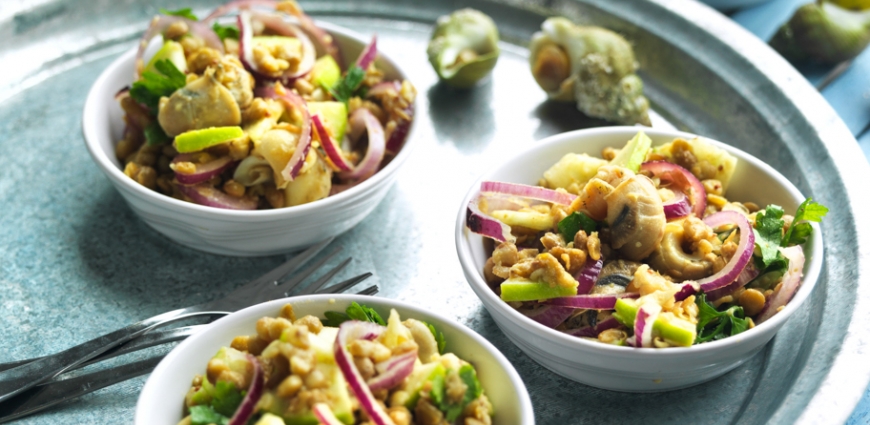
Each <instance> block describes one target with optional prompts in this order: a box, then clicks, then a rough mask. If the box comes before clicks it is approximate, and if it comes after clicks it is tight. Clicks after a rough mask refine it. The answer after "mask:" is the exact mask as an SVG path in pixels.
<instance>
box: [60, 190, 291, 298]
mask: <svg viewBox="0 0 870 425" xmlns="http://www.w3.org/2000/svg"><path fill="white" fill-rule="evenodd" d="M94 201H95V202H93V204H92V205H91V211H90V213H89V214H87V217H88V218H87V220H86V221H85V222H84V223H83V225H82V228H80V229H78V232H77V233H78V241H77V242H78V249H79V251H80V258H82V259H83V260H84V267H86V268H87V270H86V271H83V273H82V274H83V276H84V277H85V278H86V279H89V280H91V281H94V282H99V283H100V284H102V285H105V287H106V288H108V289H110V290H112V291H116V292H118V293H120V294H121V295H122V296H121V297H119V298H120V299H125V300H130V303H131V304H132V305H136V306H138V305H140V304H146V305H147V304H152V303H153V304H154V305H159V306H161V307H163V308H164V309H166V308H178V307H184V306H187V305H191V304H195V303H200V302H205V301H208V300H211V299H214V298H216V297H217V296H219V295H220V294H224V293H227V292H229V291H230V290H232V289H233V288H235V287H236V286H238V285H239V284H241V283H243V282H246V281H248V280H250V279H253V278H255V277H257V276H259V275H260V274H262V273H264V272H265V271H267V270H270V269H271V268H273V267H275V266H277V265H278V264H280V263H281V262H282V261H283V258H284V257H283V256H272V257H254V258H240V257H224V256H218V255H213V254H207V253H204V252H200V251H196V250H194V249H191V248H188V247H184V246H181V245H179V244H177V243H175V242H172V241H170V240H169V239H167V238H165V237H163V236H162V235H160V234H159V233H157V231H155V230H153V229H151V228H150V227H148V225H146V224H145V223H144V222H143V221H142V220H140V219H139V217H137V216H136V214H135V213H133V211H132V210H130V208H129V207H128V206H127V204H126V203H125V202H124V199H123V198H122V197H121V196H120V194H118V192H116V191H115V190H114V189H113V188H111V187H106V189H105V190H103V191H102V193H100V194H95V195H94Z"/></svg>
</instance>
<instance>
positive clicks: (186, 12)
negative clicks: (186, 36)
mask: <svg viewBox="0 0 870 425" xmlns="http://www.w3.org/2000/svg"><path fill="white" fill-rule="evenodd" d="M160 13H162V14H164V15H168V16H180V17H182V18H187V19H190V20H191V21H198V20H199V18H197V17H196V15H194V14H193V11H192V10H191V9H190V8H189V7H185V8H184V9H178V10H167V9H164V8H160Z"/></svg>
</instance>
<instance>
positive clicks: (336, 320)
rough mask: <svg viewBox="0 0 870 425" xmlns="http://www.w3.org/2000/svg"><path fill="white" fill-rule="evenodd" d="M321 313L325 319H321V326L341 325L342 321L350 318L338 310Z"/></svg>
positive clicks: (334, 326)
mask: <svg viewBox="0 0 870 425" xmlns="http://www.w3.org/2000/svg"><path fill="white" fill-rule="evenodd" d="M323 314H324V315H325V316H326V320H323V326H331V327H333V328H337V327H339V326H341V324H342V323H344V322H347V321H348V320H350V316H348V315H347V314H345V313H342V312H339V311H327V312H326V313H323Z"/></svg>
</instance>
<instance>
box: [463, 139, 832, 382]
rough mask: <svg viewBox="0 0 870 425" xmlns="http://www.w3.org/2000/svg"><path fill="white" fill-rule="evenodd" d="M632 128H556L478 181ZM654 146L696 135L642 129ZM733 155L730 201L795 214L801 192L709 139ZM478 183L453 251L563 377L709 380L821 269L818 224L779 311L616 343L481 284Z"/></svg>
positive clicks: (535, 169) (491, 305)
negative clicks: (683, 343)
mask: <svg viewBox="0 0 870 425" xmlns="http://www.w3.org/2000/svg"><path fill="white" fill-rule="evenodd" d="M638 130H639V128H638V127H606V128H597V129H590V130H579V131H573V132H569V133H564V134H559V135H556V136H552V137H549V138H547V139H544V140H541V141H540V142H536V143H535V144H534V147H532V148H530V149H529V150H527V151H525V152H522V153H520V154H519V155H517V156H515V157H514V158H512V159H510V160H509V161H507V162H505V163H504V164H502V165H500V166H498V167H497V168H495V169H494V170H492V171H489V172H487V173H486V174H484V175H483V177H482V178H481V180H480V181H483V180H496V181H506V182H513V183H525V184H536V182H537V181H538V179H539V178H540V177H541V176H542V175H543V172H544V171H545V170H547V169H548V168H549V167H550V166H551V165H553V164H555V163H556V162H557V161H558V160H559V159H561V157H562V156H563V155H564V154H566V153H568V152H576V153H584V152H585V153H589V154H590V155H594V156H600V153H601V149H603V148H604V147H607V146H610V147H615V148H620V147H622V146H624V145H625V143H626V142H627V141H628V140H629V139H630V138H631V137H632V136H634V135H635V134H636V133H637V131H638ZM643 131H644V132H646V134H647V135H649V136H650V138H652V140H653V146H656V145H660V144H663V143H666V142H669V141H671V140H673V139H674V138H675V137H684V138H691V137H695V135H692V134H687V133H681V132H676V131H661V130H655V129H646V128H644V129H643ZM713 143H715V144H716V145H717V146H719V147H721V148H723V149H725V150H726V151H728V152H729V153H731V154H732V155H734V156H736V157H737V158H738V165H737V168H736V170H735V172H734V177H733V179H732V181H731V183H730V185H729V188H728V193H727V196H728V198H729V199H733V200H739V201H741V202H746V201H752V202H755V203H757V204H758V205H762V206H763V205H767V204H777V205H781V206H782V207H784V208H785V210H786V211H787V212H790V213H792V214H793V213H794V211H795V210H796V209H797V207H798V206H799V205H800V203H801V202H802V201H803V200H804V197H803V195H801V193H800V192H799V191H798V190H797V188H795V187H794V185H792V184H791V183H790V182H789V181H788V180H786V179H785V177H783V176H782V175H781V174H779V173H778V172H777V171H776V170H774V169H773V168H772V167H770V166H768V165H767V164H765V163H763V162H761V161H760V160H758V159H757V158H755V157H753V156H750V155H749V154H747V153H745V152H743V151H740V150H738V149H736V148H733V147H731V146H728V145H725V144H723V143H719V142H715V141H714V142H713ZM480 181H478V182H477V183H475V184H474V186H472V188H471V189H470V190H469V192H468V195H467V196H466V197H465V199H464V200H463V202H462V205H461V207H460V211H459V215H458V217H457V219H456V251H457V254H458V255H459V261H460V263H461V264H462V270H463V272H464V273H465V278H466V279H467V280H468V283H469V285H471V289H473V290H474V292H475V293H476V294H477V296H478V297H480V300H481V301H482V302H483V305H484V306H485V307H486V309H487V310H488V311H489V313H490V314H491V315H492V317H493V319H495V322H496V324H498V326H499V328H501V330H502V331H503V332H504V333H505V335H507V336H508V338H510V340H511V341H513V343H514V344H516V345H517V346H518V347H520V349H522V350H523V351H524V352H525V353H526V354H528V355H529V357H531V358H532V359H534V360H535V361H536V362H538V363H540V364H541V365H543V366H544V367H546V368H548V369H550V370H552V371H553V372H556V373H558V374H559V375H562V376H564V377H566V378H569V379H572V380H575V381H577V382H581V383H584V384H588V385H592V386H594V387H598V388H604V389H609V390H615V391H630V392H653V391H664V390H673V389H678V388H684V387H689V386H692V385H697V384H700V383H702V382H705V381H708V380H711V379H713V378H716V377H718V376H720V375H723V374H725V373H726V372H728V371H730V370H732V369H734V368H735V367H737V366H739V365H740V364H741V363H743V362H745V361H746V360H748V359H749V358H750V357H751V356H752V355H753V354H755V353H756V352H757V351H758V350H760V349H761V347H762V346H763V345H764V344H765V343H767V342H768V341H769V340H770V339H771V338H773V335H774V334H775V333H776V331H777V330H779V328H780V327H782V325H783V324H784V323H785V322H786V320H788V318H789V316H791V315H792V314H793V313H794V312H795V311H796V310H797V309H799V308H801V304H803V302H804V301H805V300H806V299H807V297H808V296H809V294H810V292H811V291H812V290H813V287H814V286H815V284H816V280H818V277H819V272H820V270H821V267H822V238H821V234H820V232H819V228H818V226H815V228H814V233H813V235H812V237H811V239H810V241H809V242H808V245H807V246H805V254H806V256H807V261H806V265H805V268H804V280H803V284H802V285H801V287H800V289H799V290H798V291H797V293H796V294H795V296H794V298H793V299H792V300H791V302H789V303H788V305H787V306H786V307H785V309H784V310H782V311H780V312H779V313H777V314H776V315H774V316H773V317H772V318H771V319H769V320H767V321H766V322H764V323H762V324H760V325H758V326H756V327H755V328H754V329H750V330H748V331H747V332H744V333H741V334H738V335H735V336H732V337H729V338H725V339H722V340H719V341H714V342H708V343H705V344H700V345H695V346H692V347H685V348H682V347H675V348H667V349H654V348H643V349H637V348H631V347H618V346H612V345H607V344H602V343H597V342H594V341H587V340H583V339H580V338H575V337H572V336H569V335H567V334H564V333H561V332H558V331H555V330H553V329H550V328H548V327H546V326H543V325H541V324H539V323H537V322H535V321H533V320H531V319H529V318H527V317H525V316H523V315H522V314H520V313H519V312H517V311H516V310H514V309H513V308H511V307H510V306H509V305H507V304H506V303H505V302H503V301H502V300H501V299H500V298H499V297H498V296H497V295H496V294H495V293H494V292H493V291H492V290H491V289H490V288H489V286H487V284H486V281H485V280H484V277H483V266H484V263H485V262H486V260H487V258H488V255H487V253H486V252H485V251H484V246H483V239H482V237H481V236H479V235H477V234H475V233H472V232H470V231H469V230H467V228H466V227H465V211H466V205H467V204H468V202H469V201H470V200H471V199H472V198H473V197H474V196H476V195H477V193H478V188H479V187H480Z"/></svg>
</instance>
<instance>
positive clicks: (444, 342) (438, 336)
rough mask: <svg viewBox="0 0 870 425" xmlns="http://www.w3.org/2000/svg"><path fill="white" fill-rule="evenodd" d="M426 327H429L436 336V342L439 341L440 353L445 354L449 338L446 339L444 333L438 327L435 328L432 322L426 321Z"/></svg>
mask: <svg viewBox="0 0 870 425" xmlns="http://www.w3.org/2000/svg"><path fill="white" fill-rule="evenodd" d="M423 323H426V322H423ZM426 327H428V328H429V332H432V336H434V337H435V342H436V343H438V354H444V348H445V347H446V346H447V340H445V339H444V333H443V332H439V331H438V329H435V326H432V324H430V323H426Z"/></svg>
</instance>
